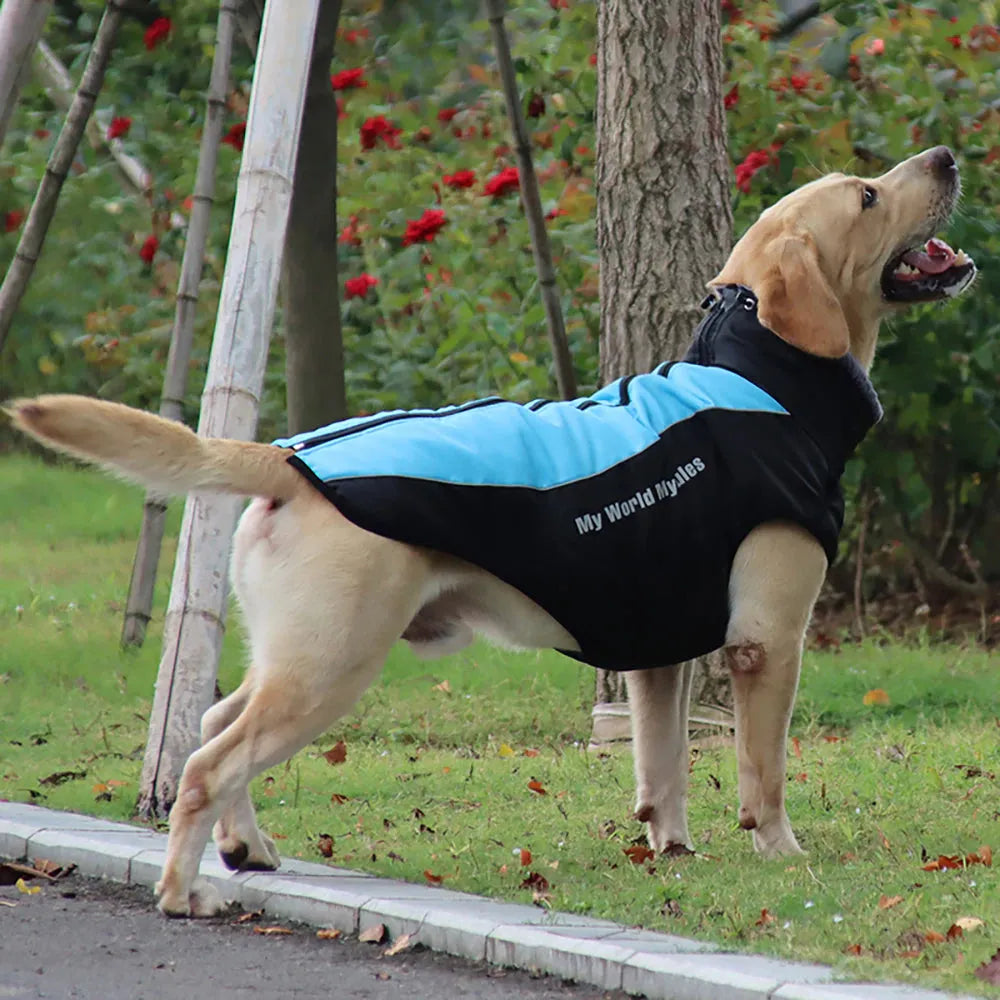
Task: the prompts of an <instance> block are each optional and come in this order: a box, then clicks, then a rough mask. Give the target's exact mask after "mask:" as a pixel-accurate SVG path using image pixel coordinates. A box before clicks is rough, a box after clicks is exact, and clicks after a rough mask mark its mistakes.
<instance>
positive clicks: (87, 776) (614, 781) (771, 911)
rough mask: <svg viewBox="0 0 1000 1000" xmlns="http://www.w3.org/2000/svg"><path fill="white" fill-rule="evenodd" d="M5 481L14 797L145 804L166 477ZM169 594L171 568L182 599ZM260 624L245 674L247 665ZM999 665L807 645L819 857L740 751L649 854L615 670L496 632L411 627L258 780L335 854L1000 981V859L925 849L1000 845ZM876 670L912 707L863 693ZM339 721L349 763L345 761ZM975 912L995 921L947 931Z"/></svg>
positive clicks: (287, 833) (34, 468)
mask: <svg viewBox="0 0 1000 1000" xmlns="http://www.w3.org/2000/svg"><path fill="white" fill-rule="evenodd" d="M0 483H2V487H0V525H4V526H5V529H4V530H3V531H2V532H0V797H6V798H10V799H15V800H20V801H38V802H41V803H43V804H46V805H49V806H51V807H53V808H59V809H71V810H77V811H81V812H87V813H91V814H95V815H104V816H109V817H115V818H118V819H126V818H128V817H129V815H130V812H131V808H132V806H133V804H134V801H135V796H136V790H137V782H138V777H139V768H140V764H141V755H142V750H143V745H144V740H145V724H146V718H147V713H148V711H149V704H150V699H151V694H152V689H153V682H154V680H155V674H156V667H157V663H158V657H159V639H160V633H159V623H158V622H157V623H154V626H153V627H152V628H151V631H150V636H149V640H148V641H147V643H146V646H145V647H144V648H143V649H141V650H139V651H130V652H125V651H122V650H121V649H120V648H119V646H118V633H119V630H120V627H121V612H122V601H123V599H124V595H125V592H126V589H127V586H128V574H129V571H130V568H131V559H132V554H133V546H134V538H135V535H136V531H137V527H138V524H139V519H140V516H141V497H140V495H139V494H138V493H137V492H136V491H134V490H131V489H129V488H127V487H123V486H120V485H118V484H114V483H110V482H109V481H108V480H107V479H106V478H104V477H102V476H100V475H99V474H97V473H92V472H88V471H82V470H79V469H75V468H71V467H68V466H52V465H43V464H42V463H41V462H39V461H37V460H34V459H29V458H24V457H17V456H5V457H3V458H0ZM178 520H179V510H174V511H173V512H172V516H171V522H170V525H169V532H168V535H169V538H170V545H171V546H172V544H173V542H172V540H173V537H174V535H175V533H176V527H177V522H178ZM7 526H9V527H7ZM171 560H172V549H171V550H170V551H167V552H165V553H164V561H163V565H164V566H165V567H169V566H170V565H171ZM162 575H163V576H164V577H165V576H166V575H167V574H166V572H164V573H163V574H162ZM165 602H166V583H165V581H164V580H161V582H160V586H159V589H158V594H157V610H158V613H159V614H160V615H162V609H163V607H164V605H165ZM237 633H238V629H237V628H231V629H230V631H229V634H228V635H227V637H226V641H225V646H224V651H223V660H222V665H221V670H220V683H221V685H222V687H223V689H224V690H230V689H231V688H232V687H234V686H235V684H236V683H237V679H238V677H239V673H240V668H241V662H242V653H241V650H240V643H239V636H238V634H237ZM992 666H993V665H992V662H991V659H990V656H989V655H988V654H987V653H986V652H983V651H977V650H975V649H966V648H958V647H947V646H935V645H933V644H931V643H930V642H927V641H925V642H917V643H914V644H910V645H907V646H903V645H899V644H884V645H880V644H875V643H870V644H866V645H864V646H850V645H844V646H842V647H840V651H839V652H832V651H823V652H818V651H814V652H809V653H808V654H807V656H806V661H805V664H804V668H803V677H802V685H801V691H800V696H799V699H798V706H797V709H796V715H795V719H794V722H793V727H792V733H793V736H794V737H795V740H794V741H793V743H792V745H791V747H790V748H789V784H788V808H789V813H790V815H791V818H792V823H793V826H794V827H795V829H796V832H797V833H798V834H799V836H800V839H801V840H802V842H803V844H804V846H806V847H807V849H808V850H809V855H808V857H807V858H805V859H792V860H791V861H787V860H786V861H768V862H765V861H761V860H760V859H758V858H757V857H756V856H755V855H754V854H753V852H752V850H751V847H750V844H749V838H748V837H747V836H746V834H744V833H742V832H741V831H739V830H738V829H737V828H736V823H735V808H736V787H735V785H736V780H735V762H734V758H733V752H732V750H731V748H729V747H725V746H721V747H720V746H706V747H704V748H703V749H701V750H700V751H699V752H697V753H696V754H695V755H694V758H693V763H692V770H691V826H692V833H693V835H694V838H695V843H696V846H697V848H698V854H697V855H696V856H695V857H692V858H684V859H679V860H673V861H668V860H664V859H653V860H652V861H650V860H647V861H645V862H643V863H641V864H632V863H631V861H630V860H629V857H628V856H627V855H626V853H625V851H626V850H627V849H628V848H630V847H632V846H633V844H635V843H636V842H637V841H641V837H642V828H641V825H640V824H638V823H636V822H635V821H633V820H632V819H631V818H630V811H631V806H632V787H633V782H632V776H631V758H630V755H629V754H628V752H627V751H615V752H612V753H594V752H588V751H587V750H586V746H585V745H586V741H587V738H588V735H589V731H590V716H589V713H590V704H591V698H592V690H593V674H592V672H591V671H590V670H589V669H587V668H583V667H581V666H580V665H579V664H576V663H574V662H573V661H570V660H568V659H566V658H564V657H560V656H558V654H554V653H543V654H519V655H513V654H509V653H502V652H498V651H496V650H492V649H490V648H488V647H483V646H477V647H475V648H474V649H473V650H472V651H471V652H469V653H467V654H465V655H459V656H455V657H451V658H449V659H446V660H442V661H439V662H436V663H429V664H428V663H425V662H421V661H418V660H416V659H414V658H413V657H412V656H410V655H409V654H408V652H407V651H406V649H405V648H402V647H401V648H399V649H397V650H395V651H394V653H393V655H392V657H391V658H390V661H389V663H388V664H387V666H386V670H385V673H384V675H383V678H382V680H381V681H380V682H379V683H378V684H376V685H375V687H374V688H373V689H372V690H371V691H370V692H369V693H368V694H367V695H366V696H365V697H364V698H363V699H362V701H361V703H360V704H359V706H358V707H357V709H356V711H355V712H354V713H353V714H352V715H351V716H349V717H347V718H345V719H344V720H342V721H341V722H340V723H339V724H338V725H337V726H336V727H335V729H334V730H332V731H331V732H330V733H329V734H327V735H326V736H325V737H324V739H323V740H322V741H320V743H318V744H317V745H316V746H313V747H311V748H309V749H307V750H306V751H304V752H303V753H301V754H299V755H298V756H297V757H295V758H294V759H293V760H292V761H290V762H288V763H287V764H285V765H282V766H280V767H278V768H275V769H274V770H273V771H272V772H270V773H269V774H268V775H265V776H262V777H261V778H259V779H258V780H257V781H256V782H255V784H254V789H253V794H254V800H255V802H256V804H257V807H258V810H259V814H260V818H261V823H262V825H263V826H264V828H265V829H267V830H268V831H270V832H271V833H272V834H274V835H276V836H277V837H278V838H280V839H279V847H280V849H281V851H282V853H284V854H287V855H301V856H303V857H307V858H310V859H313V860H319V859H320V857H321V854H320V845H321V839H320V838H321V837H322V836H323V835H328V836H329V838H330V841H329V842H328V843H329V844H330V848H331V849H332V858H331V861H332V863H335V864H338V865H346V866H354V867H358V868H364V869H365V870H368V871H374V872H378V873H382V874H387V875H392V876H395V877H400V878H408V879H411V880H417V881H422V880H424V879H425V878H432V879H437V878H441V879H443V880H444V884H445V885H447V886H449V887H453V888H459V889H465V890H469V891H473V892H480V893H484V894H487V895H492V896H501V897H505V898H510V899H518V900H524V901H530V900H532V899H533V898H535V897H536V895H537V901H538V902H539V903H540V904H542V905H551V906H552V907H554V908H557V909H563V910H570V911H575V912H582V913H589V914H592V915H595V916H603V917H610V918H613V919H616V920H619V921H622V922H624V923H627V924H641V925H642V926H645V927H651V928H655V929H658V930H664V931H668V932H672V933H679V934H688V935H693V936H697V937H703V938H707V939H711V940H714V941H718V942H721V943H723V944H724V945H726V946H728V947H733V948H738V949H743V950H748V951H758V952H763V953H768V954H776V955H782V956H787V957H793V958H797V959H803V960H816V961H821V962H827V963H830V964H832V965H834V966H835V967H836V968H837V969H838V971H839V972H841V973H843V974H845V975H850V976H866V977H872V978H879V979H882V978H891V979H898V980H904V981H909V982H916V983H920V984H922V985H926V986H940V987H943V988H949V989H954V990H961V991H963V992H966V993H977V992H978V993H986V992H987V991H988V987H986V986H985V985H984V984H982V983H981V982H980V981H979V980H978V979H976V978H975V977H974V976H973V975H972V972H973V970H974V969H975V968H976V967H977V966H978V965H979V964H980V963H982V962H983V961H985V960H986V959H988V958H989V957H990V955H991V954H992V953H993V952H994V951H995V950H996V949H997V948H998V946H1000V933H998V929H1000V892H998V879H997V875H996V869H994V868H993V867H987V866H984V865H980V864H971V865H969V866H963V867H960V868H958V869H956V870H945V871H925V870H924V869H923V865H924V864H925V862H926V861H927V860H928V859H930V858H936V857H937V856H938V855H941V854H945V855H961V856H963V857H964V856H966V855H968V854H970V853H973V852H976V851H978V850H979V848H980V846H981V845H989V846H992V847H996V848H1000V837H998V836H997V834H998V830H1000V797H998V795H997V781H996V777H995V775H996V774H997V773H1000V752H998V749H997V744H998V737H1000V730H998V722H997V718H998V717H1000V686H998V685H997V684H996V680H995V670H992V669H991V667H992ZM874 688H882V689H884V690H885V691H886V692H887V693H888V695H889V699H890V703H889V704H888V705H871V706H866V705H865V704H864V695H865V693H866V692H868V691H870V690H872V689H874ZM338 740H343V741H344V743H345V748H346V754H347V757H346V761H345V762H344V763H341V764H336V765H331V764H329V763H328V762H327V760H326V759H325V758H324V757H323V755H322V754H323V751H324V750H326V749H328V748H329V747H330V746H332V745H333V744H334V743H335V742H337V741H338ZM531 783H535V784H534V785H532V784H531ZM533 788H534V789H536V790H532V789H533ZM537 789H541V790H544V792H545V794H541V793H540V792H539V791H538V790H537ZM324 843H327V842H325V841H324ZM522 852H530V855H531V859H530V861H529V862H528V863H527V864H523V865H522V860H524V861H527V854H523V853H522ZM896 897H898V899H896ZM880 900H882V903H883V905H881V906H880ZM886 902H890V903H891V904H892V905H888V906H886V905H885V903H886ZM960 917H975V918H978V919H979V920H982V921H983V922H984V923H983V926H981V927H978V928H977V929H974V930H970V931H968V932H966V933H965V934H964V935H963V936H961V937H958V938H956V939H954V940H949V939H947V938H946V939H945V940H943V941H936V940H934V939H933V935H932V940H928V938H927V935H928V932H936V933H937V934H940V935H945V934H946V933H947V931H948V929H949V928H950V927H951V926H952V925H953V924H954V923H955V921H956V920H958V918H960ZM994 992H995V991H994Z"/></svg>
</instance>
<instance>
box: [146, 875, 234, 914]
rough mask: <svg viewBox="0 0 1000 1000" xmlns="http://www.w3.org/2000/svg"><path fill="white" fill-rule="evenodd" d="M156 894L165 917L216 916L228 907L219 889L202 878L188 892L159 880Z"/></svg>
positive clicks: (196, 880)
mask: <svg viewBox="0 0 1000 1000" xmlns="http://www.w3.org/2000/svg"><path fill="white" fill-rule="evenodd" d="M156 894H157V896H158V897H159V901H158V902H157V906H158V907H159V910H160V912H161V913H162V914H163V915H164V916H165V917H214V916H217V915H218V914H219V913H221V912H222V911H223V910H224V909H225V908H226V905H225V903H224V902H223V899H222V895H221V894H220V893H219V891H218V889H216V888H215V886H213V885H210V884H209V883H208V882H206V881H205V880H204V879H200V878H199V879H195V880H194V882H193V884H192V885H191V888H190V890H189V891H188V892H176V891H173V890H171V889H170V888H169V887H168V886H164V884H163V882H162V881H160V882H157V883H156Z"/></svg>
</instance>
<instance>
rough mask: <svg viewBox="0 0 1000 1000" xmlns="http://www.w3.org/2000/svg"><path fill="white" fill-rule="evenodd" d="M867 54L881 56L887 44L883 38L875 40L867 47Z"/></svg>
mask: <svg viewBox="0 0 1000 1000" xmlns="http://www.w3.org/2000/svg"><path fill="white" fill-rule="evenodd" d="M865 52H867V53H868V55H870V56H880V55H882V53H883V52H885V42H884V41H882V39H881V38H873V39H872V40H871V41H870V42H869V43H868V44H867V45H866V46H865Z"/></svg>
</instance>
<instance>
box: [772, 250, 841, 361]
mask: <svg viewBox="0 0 1000 1000" xmlns="http://www.w3.org/2000/svg"><path fill="white" fill-rule="evenodd" d="M760 260H761V263H762V264H763V265H764V269H763V271H762V272H761V276H760V278H759V280H758V281H757V282H755V283H754V285H753V286H752V290H753V292H754V293H755V294H756V296H757V303H758V305H757V316H758V318H759V319H760V321H761V323H762V324H763V325H764V326H766V327H767V328H768V329H769V330H773V331H774V332H775V333H776V334H777V335H778V336H779V337H781V338H782V339H783V340H787V341H788V342H789V343H790V344H794V345H795V346H796V347H798V348H800V349H801V350H803V351H808V352H809V353H810V354H817V355H819V356H820V357H823V358H841V357H843V356H844V355H845V354H846V353H847V352H848V351H849V350H850V348H851V334H850V330H849V329H848V326H847V318H846V317H845V316H844V310H843V309H842V308H841V305H840V300H839V299H838V298H837V296H836V294H835V293H834V291H833V289H832V288H831V287H830V283H829V282H828V281H827V279H826V277H825V276H824V274H823V271H822V269H821V268H820V266H819V259H818V257H817V254H816V247H815V245H814V244H813V241H812V240H811V239H809V238H808V237H803V236H781V237H778V238H777V239H776V240H774V241H773V242H772V243H771V245H770V246H769V247H767V248H766V249H765V252H764V253H763V254H762V255H761V258H760Z"/></svg>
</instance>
